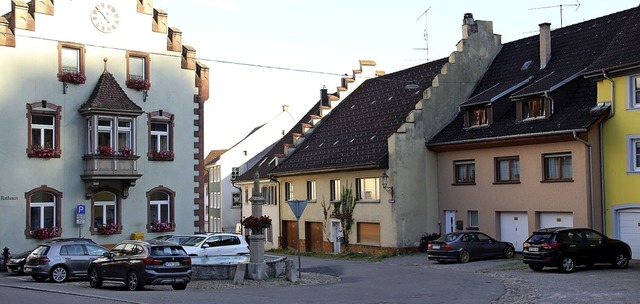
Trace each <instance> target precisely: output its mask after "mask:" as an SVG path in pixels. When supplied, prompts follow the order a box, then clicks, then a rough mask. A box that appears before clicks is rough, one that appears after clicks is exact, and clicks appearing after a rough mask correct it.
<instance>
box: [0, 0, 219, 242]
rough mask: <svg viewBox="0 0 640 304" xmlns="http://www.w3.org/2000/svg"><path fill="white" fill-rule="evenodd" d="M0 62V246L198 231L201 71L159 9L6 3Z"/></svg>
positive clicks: (136, 3)
mask: <svg viewBox="0 0 640 304" xmlns="http://www.w3.org/2000/svg"><path fill="white" fill-rule="evenodd" d="M70 29H73V30H70ZM0 62H1V63H2V66H3V71H4V73H5V75H10V76H7V77H2V78H0V86H1V87H2V88H3V93H2V95H1V96H0V112H2V115H3V119H2V120H0V127H1V128H2V129H4V130H11V131H10V132H5V133H4V134H3V136H2V137H0V147H2V148H0V161H1V162H2V163H3V164H4V169H3V174H2V175H1V176H0V185H2V186H0V198H1V201H2V206H3V212H2V213H0V229H2V230H3V231H6V232H9V231H10V232H11V233H5V234H4V237H3V239H2V242H3V244H2V246H7V247H10V248H11V250H12V252H19V251H21V250H26V249H29V248H33V247H34V246H35V244H36V243H37V242H39V241H40V239H39V237H43V238H48V237H55V236H61V237H77V236H81V237H91V238H93V239H94V240H95V241H96V242H98V243H101V244H113V243H116V242H117V241H119V240H122V239H123V238H130V237H132V236H135V237H144V238H147V237H153V236H154V235H155V234H160V233H164V232H168V231H170V232H176V233H193V232H199V231H204V217H203V214H204V213H203V212H202V210H203V208H204V199H203V197H204V190H203V189H204V184H205V182H206V180H204V164H203V163H202V160H203V158H204V155H203V143H204V133H203V124H204V120H203V105H204V102H205V101H206V100H207V99H208V98H209V82H208V81H209V80H208V78H209V75H208V73H209V69H208V68H207V67H206V66H205V65H203V64H201V63H199V62H197V61H196V60H195V49H194V48H192V47H190V46H187V45H183V44H182V33H181V32H180V30H178V29H176V28H173V27H169V26H168V24H167V13H166V12H165V11H163V10H161V9H157V8H154V7H153V3H152V1H151V0H127V1H102V2H100V3H98V2H95V1H70V0H60V1H55V5H54V1H52V0H44V1H31V2H28V3H25V2H22V1H19V0H13V1H12V6H11V11H10V12H8V13H6V14H4V15H2V16H1V17H0ZM176 176H180V178H176ZM160 223H163V225H158V224H160Z"/></svg>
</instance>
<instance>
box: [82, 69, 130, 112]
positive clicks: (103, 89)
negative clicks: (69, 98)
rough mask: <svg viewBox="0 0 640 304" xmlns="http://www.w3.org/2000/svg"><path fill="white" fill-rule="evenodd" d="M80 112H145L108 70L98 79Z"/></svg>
mask: <svg viewBox="0 0 640 304" xmlns="http://www.w3.org/2000/svg"><path fill="white" fill-rule="evenodd" d="M78 111H80V113H83V114H84V113H88V112H91V113H96V112H104V113H119V114H126V113H129V114H130V115H134V116H138V115H140V114H142V113H143V111H142V108H141V107H140V106H138V105H137V104H135V103H134V102H133V101H132V100H131V99H129V97H128V96H127V94H126V93H125V92H124V90H122V87H120V85H119V84H118V82H117V81H116V80H115V78H113V75H111V73H109V72H107V71H106V70H105V71H104V73H102V75H101V76H100V79H98V83H97V84H96V87H95V88H94V89H93V92H92V93H91V96H90V97H89V99H88V100H87V102H85V103H84V104H83V105H82V106H80V109H79V110H78Z"/></svg>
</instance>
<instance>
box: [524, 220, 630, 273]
mask: <svg viewBox="0 0 640 304" xmlns="http://www.w3.org/2000/svg"><path fill="white" fill-rule="evenodd" d="M630 258H631V247H629V245H628V244H627V243H625V242H623V241H620V240H616V239H612V238H609V237H607V236H605V235H603V234H601V233H599V232H597V231H595V230H593V229H589V228H566V227H555V228H545V229H540V230H538V231H536V232H534V233H533V234H532V235H531V236H530V237H529V238H528V239H527V240H526V241H525V242H524V243H523V251H522V262H524V263H525V264H527V265H529V268H531V269H532V270H535V271H540V270H542V268H544V267H558V268H559V269H560V270H562V271H563V272H572V271H574V270H575V267H576V266H577V265H586V266H587V267H591V266H593V265H594V264H597V263H607V264H611V265H613V266H614V267H616V268H620V269H622V268H627V266H629V259H630Z"/></svg>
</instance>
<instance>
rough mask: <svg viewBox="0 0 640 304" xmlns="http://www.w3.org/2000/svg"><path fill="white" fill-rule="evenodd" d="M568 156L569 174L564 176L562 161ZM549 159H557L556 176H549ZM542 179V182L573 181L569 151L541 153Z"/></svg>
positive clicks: (571, 159) (571, 160)
mask: <svg viewBox="0 0 640 304" xmlns="http://www.w3.org/2000/svg"><path fill="white" fill-rule="evenodd" d="M567 157H568V159H569V160H570V162H571V163H570V166H571V167H570V169H571V170H570V171H571V172H570V175H569V176H565V174H564V173H565V172H564V171H565V170H564V168H563V167H564V164H563V162H565V160H563V159H566V158H567ZM550 159H556V160H558V163H557V165H556V166H554V167H556V170H558V177H557V178H555V177H551V176H550V167H549V166H550V165H551V164H550V163H549V160H550ZM542 181H543V182H572V181H573V156H572V154H571V152H562V153H547V154H542Z"/></svg>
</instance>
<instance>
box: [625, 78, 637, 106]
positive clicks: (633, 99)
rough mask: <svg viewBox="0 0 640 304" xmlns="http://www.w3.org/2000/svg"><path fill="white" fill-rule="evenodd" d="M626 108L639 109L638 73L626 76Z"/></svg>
mask: <svg viewBox="0 0 640 304" xmlns="http://www.w3.org/2000/svg"><path fill="white" fill-rule="evenodd" d="M628 88H629V89H628V92H627V94H628V98H627V110H638V109H640V96H639V95H640V75H631V76H629V78H628Z"/></svg>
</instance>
